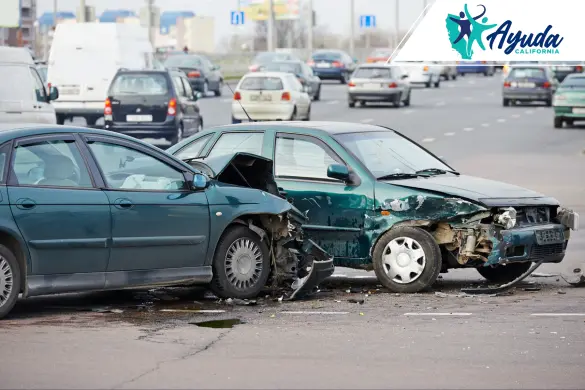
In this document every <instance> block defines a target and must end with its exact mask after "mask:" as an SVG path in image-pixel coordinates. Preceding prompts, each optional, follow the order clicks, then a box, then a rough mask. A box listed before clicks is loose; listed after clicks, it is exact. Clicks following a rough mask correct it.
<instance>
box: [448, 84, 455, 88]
mask: <svg viewBox="0 0 585 390" xmlns="http://www.w3.org/2000/svg"><path fill="white" fill-rule="evenodd" d="M447 88H455V85H453V84H447Z"/></svg>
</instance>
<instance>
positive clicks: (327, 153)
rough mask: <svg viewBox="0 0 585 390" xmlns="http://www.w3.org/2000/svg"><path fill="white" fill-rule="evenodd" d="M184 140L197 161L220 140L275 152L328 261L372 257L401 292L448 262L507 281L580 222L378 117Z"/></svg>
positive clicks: (420, 284)
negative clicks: (453, 161)
mask: <svg viewBox="0 0 585 390" xmlns="http://www.w3.org/2000/svg"><path fill="white" fill-rule="evenodd" d="M244 137H246V138H244ZM251 138H254V139H253V140H252V139H251ZM242 139H247V140H248V142H245V143H244V142H243V141H242ZM222 141H224V142H222ZM203 142H206V143H205V145H204V146H203V147H201V144H202V143H203ZM191 145H197V149H199V151H198V153H197V157H200V158H202V161H205V158H206V156H208V155H213V154H215V153H218V149H219V150H220V151H221V149H222V148H225V147H226V145H229V146H230V149H229V150H230V151H231V152H238V151H246V152H248V153H254V154H259V155H261V156H263V157H265V158H269V159H271V160H272V161H273V163H274V175H275V179H276V185H277V186H278V187H280V188H281V189H282V190H281V193H282V194H283V195H285V196H286V197H287V198H289V199H290V200H291V201H292V202H293V204H294V205H295V207H296V208H298V209H299V210H303V211H306V213H307V217H308V218H309V221H310V222H309V223H310V224H309V225H305V227H304V230H305V231H306V232H307V234H308V235H309V236H310V237H311V239H313V240H315V241H316V242H317V244H318V245H319V246H320V247H322V248H323V249H325V250H326V251H327V252H328V253H329V254H330V255H332V256H333V258H334V263H335V265H336V266H339V267H350V268H362V269H363V268H366V269H368V268H373V269H374V271H375V273H376V276H377V277H378V282H379V283H380V284H382V285H383V286H384V287H386V288H387V289H389V290H391V291H393V292H397V293H414V292H419V291H422V290H424V289H426V288H429V287H430V286H432V285H433V283H434V282H435V281H436V280H437V277H438V275H439V273H441V272H443V273H444V272H447V271H448V269H450V268H472V269H473V268H475V269H476V270H477V271H478V272H479V273H480V274H481V275H482V276H483V277H484V278H486V279H487V280H489V281H491V282H493V283H505V282H509V281H511V280H514V279H517V278H519V277H520V276H522V274H524V273H525V272H527V271H528V270H529V269H530V267H531V265H532V263H533V262H539V261H542V262H545V263H558V262H561V261H562V260H563V258H564V257H565V251H566V248H567V245H568V242H569V241H570V235H572V233H573V232H571V231H570V230H577V229H578V227H579V216H578V214H577V213H575V212H573V211H571V210H567V209H565V208H562V207H561V206H560V205H559V202H558V201H557V200H556V199H553V198H550V197H547V196H545V195H542V194H539V193H537V192H534V191H531V190H528V189H524V188H521V187H519V186H516V185H510V184H506V183H502V182H498V181H493V180H487V179H483V178H479V177H473V176H467V175H463V174H460V173H459V172H457V171H456V170H455V169H454V168H453V167H451V166H449V165H447V164H445V163H444V162H443V161H441V159H440V158H438V157H437V156H435V155H433V154H432V153H430V152H429V151H427V150H426V149H424V148H423V147H422V146H420V145H418V144H417V143H416V142H414V141H412V140H410V139H409V138H407V137H406V136H405V135H403V134H401V133H399V132H398V131H395V130H392V129H389V128H386V127H382V126H374V125H369V124H360V123H343V122H306V123H302V122H294V123H292V122H289V123H286V122H283V123H266V124H262V123H250V124H248V123H245V124H240V125H227V126H221V127H217V128H211V129H208V130H207V131H205V132H203V133H202V134H198V135H196V136H193V137H191V138H189V139H186V140H185V141H183V142H182V143H181V144H180V145H177V146H176V147H174V148H171V149H169V150H168V153H170V154H173V155H177V154H178V153H180V151H181V150H187V149H188V148H189V147H190V146H191Z"/></svg>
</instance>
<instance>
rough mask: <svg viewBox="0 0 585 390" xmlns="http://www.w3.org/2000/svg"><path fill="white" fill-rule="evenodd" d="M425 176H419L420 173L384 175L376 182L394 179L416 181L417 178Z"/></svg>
mask: <svg viewBox="0 0 585 390" xmlns="http://www.w3.org/2000/svg"><path fill="white" fill-rule="evenodd" d="M421 176H425V175H419V174H418V173H404V172H401V173H391V174H389V175H384V176H380V177H377V178H376V180H393V179H414V178H417V177H421Z"/></svg>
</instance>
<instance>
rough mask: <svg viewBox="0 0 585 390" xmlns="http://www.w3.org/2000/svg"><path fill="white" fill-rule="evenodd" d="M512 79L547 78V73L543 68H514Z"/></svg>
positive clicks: (511, 74) (511, 73)
mask: <svg viewBox="0 0 585 390" xmlns="http://www.w3.org/2000/svg"><path fill="white" fill-rule="evenodd" d="M510 78H511V79H546V73H545V72H544V69H542V68H513V69H512V71H511V72H510Z"/></svg>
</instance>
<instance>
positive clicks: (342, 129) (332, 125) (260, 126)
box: [208, 121, 396, 135]
mask: <svg viewBox="0 0 585 390" xmlns="http://www.w3.org/2000/svg"><path fill="white" fill-rule="evenodd" d="M267 129H276V130H277V131H279V130H280V131H287V132H294V131H295V130H298V129H303V130H313V131H316V132H321V133H324V134H329V135H337V134H349V133H371V132H380V131H392V132H395V133H396V131H395V130H393V129H389V128H387V127H382V126H377V125H369V124H365V123H351V122H319V121H316V122H302V121H290V122H254V123H240V124H234V125H224V126H217V127H213V128H210V129H208V131H217V130H222V131H250V130H267Z"/></svg>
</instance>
